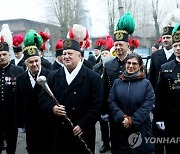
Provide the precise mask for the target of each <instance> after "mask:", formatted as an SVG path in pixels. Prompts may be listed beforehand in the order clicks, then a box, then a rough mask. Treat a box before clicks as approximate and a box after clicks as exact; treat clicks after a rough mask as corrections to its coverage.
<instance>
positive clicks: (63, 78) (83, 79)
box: [40, 39, 103, 154]
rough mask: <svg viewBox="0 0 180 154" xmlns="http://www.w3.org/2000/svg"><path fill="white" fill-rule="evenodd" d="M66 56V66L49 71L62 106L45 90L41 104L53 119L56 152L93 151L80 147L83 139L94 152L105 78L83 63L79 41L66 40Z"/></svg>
mask: <svg viewBox="0 0 180 154" xmlns="http://www.w3.org/2000/svg"><path fill="white" fill-rule="evenodd" d="M63 56H64V67H63V68H62V69H59V70H57V71H55V72H52V74H49V76H48V80H47V83H48V85H49V87H50V89H51V90H52V93H53V94H54V96H55V98H56V99H57V101H58V103H59V105H58V104H56V103H55V102H54V101H53V99H52V98H51V97H50V96H48V94H47V93H46V91H45V90H44V91H42V93H41V95H40V104H41V106H42V108H43V109H44V110H45V111H46V112H47V113H49V115H50V116H51V118H52V121H53V131H52V137H53V142H52V145H53V149H52V150H53V151H52V154H59V153H62V154H67V153H89V152H88V151H89V150H86V147H85V146H83V147H84V148H81V147H80V145H81V144H82V142H81V141H80V140H79V138H82V139H83V140H84V141H85V144H87V147H88V148H89V149H90V150H91V152H92V153H94V151H95V123H96V121H97V119H98V117H99V115H100V111H101V107H102V100H103V92H102V91H103V89H102V83H101V78H100V76H99V75H98V74H97V73H95V72H93V71H92V70H90V69H88V68H87V67H85V66H84V65H83V63H82V61H81V58H82V57H81V53H80V44H79V42H77V41H75V40H72V39H66V40H64V42H63ZM67 117H68V118H69V119H70V120H71V122H72V124H73V126H71V123H70V122H69V121H68V120H67ZM77 141H78V142H80V143H81V144H80V145H79V144H78V143H77ZM83 151H86V152H83Z"/></svg>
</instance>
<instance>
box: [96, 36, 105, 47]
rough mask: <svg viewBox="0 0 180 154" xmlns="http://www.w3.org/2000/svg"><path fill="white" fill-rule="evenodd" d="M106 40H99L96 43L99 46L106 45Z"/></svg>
mask: <svg viewBox="0 0 180 154" xmlns="http://www.w3.org/2000/svg"><path fill="white" fill-rule="evenodd" d="M104 43H105V42H104V40H103V39H102V38H99V39H98V40H97V41H96V42H95V45H97V46H102V45H103V44H104Z"/></svg>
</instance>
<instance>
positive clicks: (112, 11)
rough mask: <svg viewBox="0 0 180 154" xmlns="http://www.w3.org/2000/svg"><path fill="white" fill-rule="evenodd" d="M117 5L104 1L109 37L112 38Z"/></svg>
mask: <svg viewBox="0 0 180 154" xmlns="http://www.w3.org/2000/svg"><path fill="white" fill-rule="evenodd" d="M116 4H117V3H116V2H115V1H114V0H106V8H105V10H106V12H107V19H108V31H109V34H110V35H111V36H113V32H114V27H115V22H116V18H117V14H116V12H117V5H116Z"/></svg>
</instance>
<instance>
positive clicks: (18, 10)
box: [0, 0, 44, 20]
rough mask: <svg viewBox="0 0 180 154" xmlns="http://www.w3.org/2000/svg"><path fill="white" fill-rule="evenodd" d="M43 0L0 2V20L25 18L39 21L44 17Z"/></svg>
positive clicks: (6, 0)
mask: <svg viewBox="0 0 180 154" xmlns="http://www.w3.org/2000/svg"><path fill="white" fill-rule="evenodd" d="M42 1H43V0H2V1H1V8H0V20H5V19H16V18H25V19H31V20H39V19H40V18H42V17H43V16H44V10H43V7H42V5H41V4H42Z"/></svg>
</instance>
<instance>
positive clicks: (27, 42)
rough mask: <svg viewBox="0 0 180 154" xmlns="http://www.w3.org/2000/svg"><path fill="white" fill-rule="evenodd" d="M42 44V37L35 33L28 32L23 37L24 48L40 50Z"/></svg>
mask: <svg viewBox="0 0 180 154" xmlns="http://www.w3.org/2000/svg"><path fill="white" fill-rule="evenodd" d="M42 43H43V39H42V37H41V36H40V35H39V34H38V33H37V32H36V31H35V30H29V32H28V33H27V34H26V35H25V37H24V46H25V47H27V46H33V45H34V46H36V47H37V48H38V49H40V48H41V46H42Z"/></svg>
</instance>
